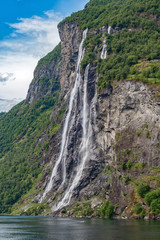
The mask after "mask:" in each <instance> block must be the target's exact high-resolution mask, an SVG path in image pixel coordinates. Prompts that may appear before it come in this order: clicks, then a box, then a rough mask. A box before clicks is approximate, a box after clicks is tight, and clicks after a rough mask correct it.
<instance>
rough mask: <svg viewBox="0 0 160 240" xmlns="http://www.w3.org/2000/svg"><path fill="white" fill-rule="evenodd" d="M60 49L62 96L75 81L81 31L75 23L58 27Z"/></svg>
mask: <svg viewBox="0 0 160 240" xmlns="http://www.w3.org/2000/svg"><path fill="white" fill-rule="evenodd" d="M58 30H59V35H60V39H61V47H62V61H63V64H62V69H61V74H60V81H61V88H62V95H65V93H67V91H69V90H70V89H71V86H72V84H73V83H74V81H75V71H76V66H77V57H78V49H79V44H80V41H81V38H82V31H81V30H80V27H79V26H78V24H77V23H70V24H69V23H67V22H66V23H64V24H62V25H60V26H59V29H58Z"/></svg>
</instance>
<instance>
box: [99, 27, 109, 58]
mask: <svg viewBox="0 0 160 240" xmlns="http://www.w3.org/2000/svg"><path fill="white" fill-rule="evenodd" d="M107 32H108V34H111V26H109V27H108V31H107ZM106 47H107V44H106V39H105V38H104V40H103V47H102V52H101V59H106V58H107V50H106Z"/></svg>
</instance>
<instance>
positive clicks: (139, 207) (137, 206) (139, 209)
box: [134, 203, 146, 218]
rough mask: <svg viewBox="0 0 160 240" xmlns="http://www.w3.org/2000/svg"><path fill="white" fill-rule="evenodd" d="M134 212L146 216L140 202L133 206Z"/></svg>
mask: <svg viewBox="0 0 160 240" xmlns="http://www.w3.org/2000/svg"><path fill="white" fill-rule="evenodd" d="M134 213H135V214H137V215H140V216H141V217H142V218H144V217H145V216H146V212H145V210H144V208H143V207H142V204H141V203H137V204H136V205H135V207H134Z"/></svg>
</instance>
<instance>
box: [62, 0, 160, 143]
mask: <svg viewBox="0 0 160 240" xmlns="http://www.w3.org/2000/svg"><path fill="white" fill-rule="evenodd" d="M159 15H160V7H159V1H158V0H153V1H152V0H147V1H146V0H137V1H134V0H123V1H122V0H101V1H100V0H91V1H90V2H89V3H88V4H87V5H86V8H85V9H84V10H83V11H79V12H77V13H73V14H72V15H71V16H70V17H68V18H66V19H64V20H63V21H62V22H61V23H60V24H59V25H61V24H63V23H64V22H73V21H77V22H78V24H79V25H80V26H81V28H82V29H85V28H89V29H98V28H101V27H103V26H106V27H108V26H109V25H110V26H112V28H118V31H116V32H114V34H112V35H109V34H107V33H106V42H107V52H108V57H107V59H105V60H101V59H100V45H101V46H102V38H101V34H97V35H96V36H95V35H92V34H88V37H87V39H86V41H85V44H84V46H85V48H86V50H87V51H86V53H85V57H84V59H83V61H82V69H84V68H85V66H86V65H87V64H88V63H93V62H98V74H99V79H98V89H99V91H100V92H101V91H103V88H106V87H107V86H109V85H110V84H111V83H112V82H113V81H115V80H116V81H119V80H123V79H129V80H132V79H133V80H138V81H143V82H149V83H151V84H152V83H156V84H159V83H160V71H159V67H158V66H156V63H154V62H153V60H158V59H159V58H160V25H159V24H158V16H159ZM98 59H99V60H98ZM142 60H145V61H148V64H149V65H150V67H148V66H146V67H145V68H144V69H143V71H139V69H138V64H141V63H143V62H142ZM147 137H148V138H149V135H147Z"/></svg>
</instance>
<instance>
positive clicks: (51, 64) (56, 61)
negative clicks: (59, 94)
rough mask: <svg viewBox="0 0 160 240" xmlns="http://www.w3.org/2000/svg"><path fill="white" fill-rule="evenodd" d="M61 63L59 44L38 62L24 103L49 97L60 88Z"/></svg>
mask: <svg viewBox="0 0 160 240" xmlns="http://www.w3.org/2000/svg"><path fill="white" fill-rule="evenodd" d="M61 62H62V60H61V45H60V44H59V45H58V46H57V47H56V48H55V49H54V50H53V51H52V52H51V53H49V54H48V55H47V56H45V57H44V58H42V59H41V60H40V61H39V63H38V65H37V67H36V69H35V71H34V79H33V81H32V82H31V84H30V87H29V90H28V94H27V97H26V101H25V102H26V103H29V104H32V103H34V102H35V101H36V100H38V99H40V98H42V97H44V96H51V95H52V93H53V92H54V91H55V90H57V89H58V88H60V83H59V79H60V73H61Z"/></svg>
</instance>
